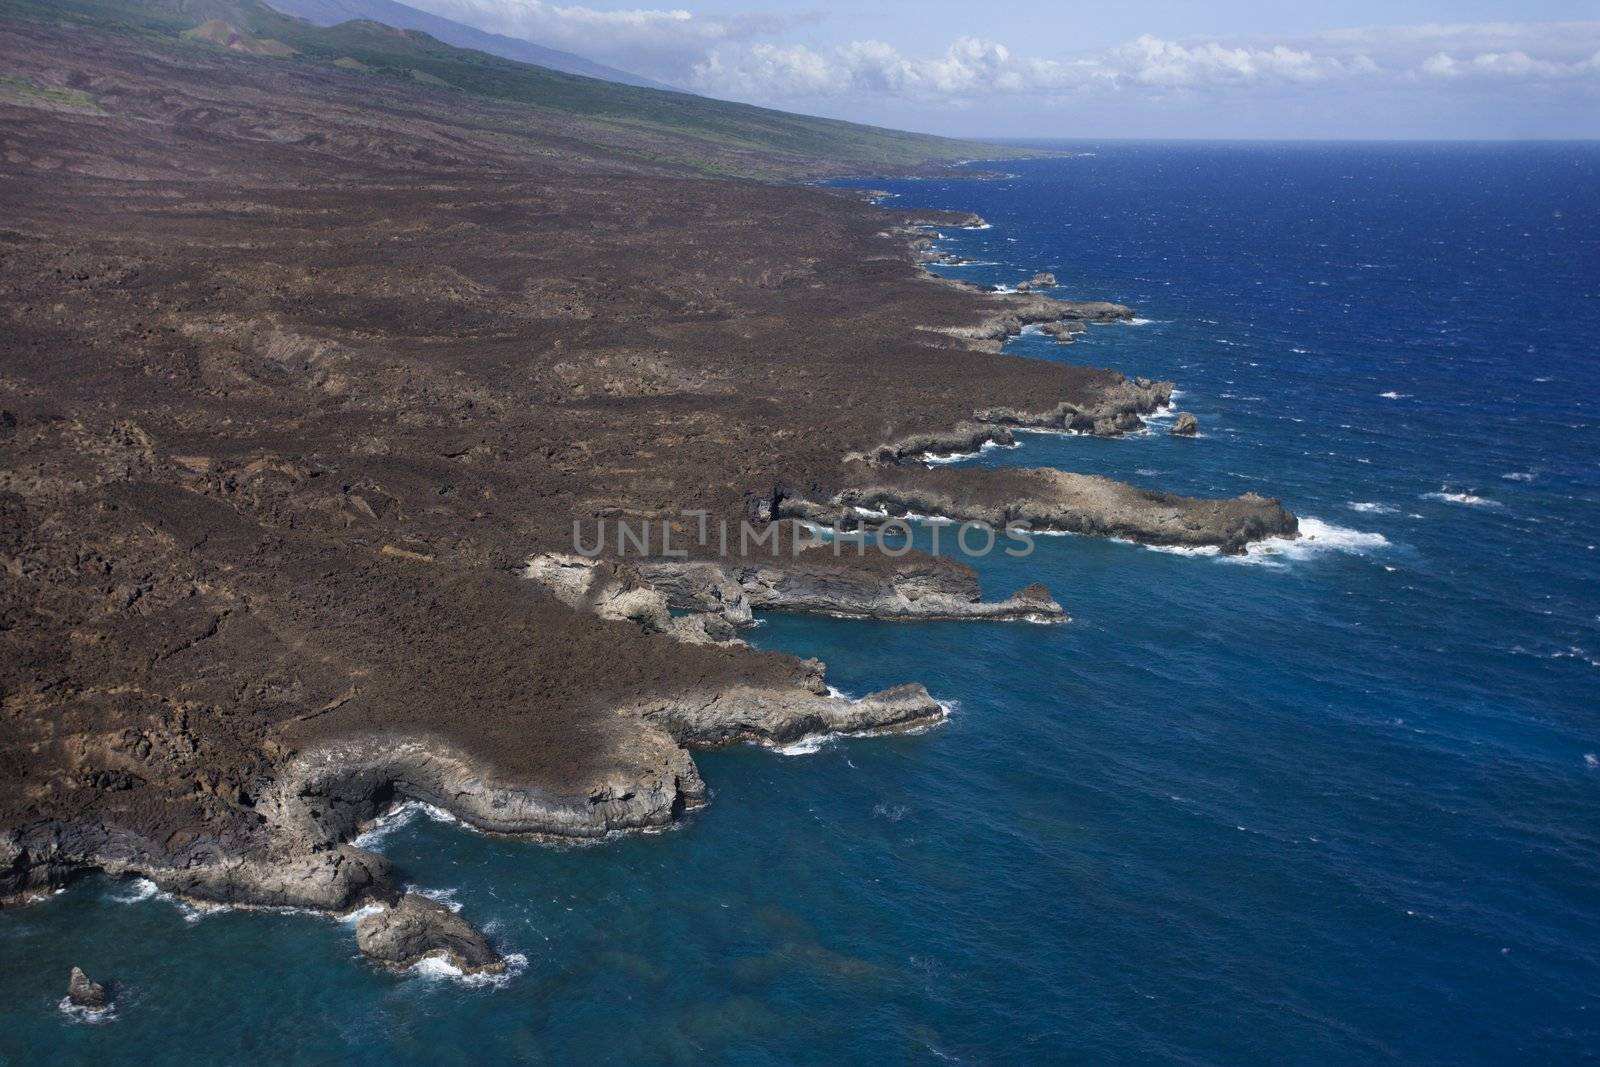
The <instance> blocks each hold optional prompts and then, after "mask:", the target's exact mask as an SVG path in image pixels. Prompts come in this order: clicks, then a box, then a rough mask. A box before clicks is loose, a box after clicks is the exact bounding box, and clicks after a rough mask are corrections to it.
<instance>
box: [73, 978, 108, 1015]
mask: <svg viewBox="0 0 1600 1067" xmlns="http://www.w3.org/2000/svg"><path fill="white" fill-rule="evenodd" d="M67 1001H68V1002H69V1003H70V1004H71V1005H72V1006H73V1007H74V1008H78V1009H80V1010H82V1011H92V1012H102V1011H107V1010H108V1009H110V1007H111V998H110V997H108V996H107V995H106V987H105V986H103V985H101V984H100V983H99V982H91V981H90V980H89V976H88V975H86V974H84V973H83V971H82V970H81V969H79V968H77V967H74V968H72V974H71V976H70V977H69V978H68V979H67Z"/></svg>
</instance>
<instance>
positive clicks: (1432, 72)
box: [406, 0, 1600, 138]
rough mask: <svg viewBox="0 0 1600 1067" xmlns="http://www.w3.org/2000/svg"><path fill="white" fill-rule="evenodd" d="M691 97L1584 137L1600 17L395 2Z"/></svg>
mask: <svg viewBox="0 0 1600 1067" xmlns="http://www.w3.org/2000/svg"><path fill="white" fill-rule="evenodd" d="M406 2H408V3H410V4H412V6H415V7H420V8H423V9H425V10H428V11H432V12H434V13H436V14H439V15H444V16H446V17H448V18H454V19H457V20H458V21H462V22H467V23H470V24H472V25H475V26H478V27H481V28H483V29H488V30H493V31H495V32H498V33H505V34H509V35H511V36H517V37H523V38H526V39H529V40H533V41H537V42H538V43H540V44H546V45H550V46H553V47H557V48H563V49H566V50H568V51H572V52H577V53H579V54H580V55H584V56H587V57H589V58H591V59H596V60H599V61H601V62H605V63H609V64H611V65H613V66H617V67H621V68H624V69H627V70H632V71H635V72H636V73H639V74H643V75H646V76H649V77H652V78H656V79H658V80H660V81H664V82H667V83H669V84H673V85H677V86H681V87H683V88H686V89H691V90H693V91H695V92H700V93H705V94H707V95H711V96H717V97H722V98H726V99H734V100H744V101H748V102H750V103H757V104H765V105H769V106H773V107H780V108H784V109H786V110H793V111H802V112H806V113H810V114H819V115H830V116H834V117H838V118H848V119H853V120H855V121H861V122H873V123H878V124H882V125H890V126H899V127H904V128H908V129H919V130H928V131H932V132H937V133H948V134H969V135H972V134H976V135H989V136H1014V137H1025V136H1035V137H1075V136H1082V137H1107V136H1122V137H1450V138H1455V137H1485V138H1489V137H1600V0H1587V2H1573V0H1543V2H1537V0H1536V2H1529V3H1522V4H1509V3H1504V2H1501V3H1491V2H1487V0H1449V2H1445V0H1390V2H1386V3H1380V2H1375V0H1354V2H1337V0H1335V2H1325V3H1319V4H1289V3H1267V2H1261V0H1257V2H1242V0H1233V2H1221V3H1208V4H1203V5H1202V4H1174V3H1158V2H1152V0H1123V2H1121V3H1117V4H1087V3H1071V2H1068V3H1063V2H1055V3H1050V2H1046V0H983V2H976V0H968V2H961V3H954V2H939V0H923V2H912V0H881V2H879V3H875V4H872V5H870V6H863V7H859V8H847V7H841V6H829V5H827V4H826V3H825V2H823V3H819V2H808V0H704V2H696V0H667V2H664V3H661V4H659V5H656V4H651V3H650V2H649V0H633V2H630V3H614V2H610V0H583V2H573V3H562V2H545V0H406Z"/></svg>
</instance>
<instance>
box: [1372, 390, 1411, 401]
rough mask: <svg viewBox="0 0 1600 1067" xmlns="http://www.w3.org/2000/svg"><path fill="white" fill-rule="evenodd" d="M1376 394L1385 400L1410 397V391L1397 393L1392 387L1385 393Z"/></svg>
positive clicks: (1407, 398)
mask: <svg viewBox="0 0 1600 1067" xmlns="http://www.w3.org/2000/svg"><path fill="white" fill-rule="evenodd" d="M1378 395H1379V396H1381V397H1383V398H1384V399H1385V400H1409V399H1410V398H1411V394H1410V393H1397V392H1395V391H1394V390H1393V389H1391V390H1389V391H1388V392H1387V393H1379V394H1378Z"/></svg>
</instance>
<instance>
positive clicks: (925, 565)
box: [524, 511, 1067, 642]
mask: <svg viewBox="0 0 1600 1067" xmlns="http://www.w3.org/2000/svg"><path fill="white" fill-rule="evenodd" d="M789 517H790V518H796V517H800V516H795V515H790V516H789ZM804 517H805V518H807V519H812V518H820V519H821V520H822V523H821V524H822V525H826V526H839V525H840V522H839V518H840V516H839V513H838V512H837V511H835V512H833V513H831V514H827V515H818V516H813V515H808V516H804ZM793 536H795V531H784V537H785V541H784V544H783V545H782V546H781V548H780V551H779V552H777V553H775V554H773V555H771V556H769V557H741V558H736V559H695V560H667V559H655V558H651V559H640V560H625V561H604V562H601V561H597V560H588V559H583V558H582V557H576V556H567V555H552V554H545V555H541V556H536V557H534V558H533V559H531V560H529V562H528V566H527V568H526V570H525V572H524V573H525V574H527V575H528V576H529V577H530V578H533V579H534V580H536V581H540V582H544V583H548V584H547V588H551V589H552V591H558V590H565V591H566V594H567V595H565V596H563V599H564V600H565V601H566V602H567V603H569V604H571V605H572V606H573V607H576V608H580V609H583V610H590V611H597V612H601V613H606V612H611V613H610V614H605V616H604V617H607V618H617V619H626V620H628V621H632V622H636V623H639V624H640V625H642V626H645V627H647V628H655V629H657V630H659V629H660V628H661V627H663V626H667V627H669V628H668V629H666V630H665V631H662V632H669V633H672V634H674V635H675V636H680V637H682V636H683V634H685V633H688V634H690V635H691V636H690V637H686V638H684V639H686V640H694V641H696V642H699V641H705V640H708V639H710V638H708V637H707V636H705V635H717V637H716V638H715V639H717V640H720V641H727V640H729V639H730V638H731V635H732V634H733V633H734V632H735V631H736V630H737V629H739V628H742V627H745V626H749V625H751V624H752V623H753V622H754V619H755V617H754V614H753V612H754V610H757V609H760V610H768V611H795V612H806V613H810V614H818V615H832V616H836V617H841V618H856V619H880V620H887V621H929V620H959V619H973V620H984V621H990V622H1013V621H1026V622H1059V621H1065V620H1066V619H1067V614H1066V612H1065V611H1063V610H1062V607H1061V605H1060V604H1059V603H1057V602H1056V601H1055V600H1054V599H1053V598H1052V597H1051V596H1050V594H1049V591H1048V590H1047V589H1045V588H1044V587H1043V586H1042V585H1037V584H1035V585H1033V586H1030V587H1029V588H1028V589H1027V590H1024V591H1022V592H1019V593H1016V594H1013V595H1012V596H1010V597H1007V598H1006V599H1004V600H991V601H986V600H984V599H983V598H982V595H981V592H980V590H979V587H978V578H977V575H976V574H975V573H973V571H972V568H970V567H968V566H966V565H965V564H963V563H960V562H957V561H955V560H951V559H942V558H936V557H932V556H928V555H925V554H923V553H921V552H904V553H900V552H897V553H896V554H895V555H889V554H887V553H886V552H884V551H883V550H882V549H881V548H880V547H878V546H872V547H871V548H870V549H869V548H867V547H866V546H865V545H862V546H859V550H858V547H853V546H847V545H844V544H842V543H841V544H839V545H838V546H837V548H836V547H835V546H830V545H819V546H814V547H810V548H804V547H802V548H801V549H800V550H799V551H796V550H795V549H794V547H793V546H791V545H790V544H789V543H788V540H787V539H788V538H789V537H793ZM580 571H581V572H584V573H588V574H592V575H595V577H593V578H592V579H588V580H587V581H588V583H589V584H588V585H585V584H584V583H585V579H583V578H581V577H574V575H575V573H576V572H580ZM594 586H603V587H604V588H605V589H606V590H608V591H609V590H615V589H624V588H626V589H628V590H629V592H628V593H627V594H625V596H626V597H627V598H628V599H627V601H626V602H627V603H629V604H633V603H637V602H642V601H645V600H646V599H647V598H648V602H649V603H650V604H651V605H652V608H651V610H650V611H649V612H647V613H641V612H638V611H633V610H627V611H623V610H617V609H615V608H614V606H615V605H617V604H619V603H620V602H623V601H624V597H622V596H611V595H599V596H591V595H589V590H591V589H592V588H593V587H594ZM580 587H582V591H581V592H580ZM673 610H677V611H680V612H687V613H689V614H687V615H679V616H676V617H674V616H673V615H672V614H671V612H672V611H673ZM663 620H666V622H664V621H663Z"/></svg>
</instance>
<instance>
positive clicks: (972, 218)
mask: <svg viewBox="0 0 1600 1067" xmlns="http://www.w3.org/2000/svg"><path fill="white" fill-rule="evenodd" d="M896 214H897V215H899V217H900V219H901V221H902V222H903V223H904V224H905V225H907V226H912V227H934V226H949V227H951V228H953V229H958V230H981V229H984V228H985V227H987V226H988V225H989V224H988V223H987V222H986V221H984V218H983V216H982V215H977V214H974V213H973V212H971V211H945V210H943V209H940V208H931V207H930V208H910V209H905V210H901V211H897V212H896Z"/></svg>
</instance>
